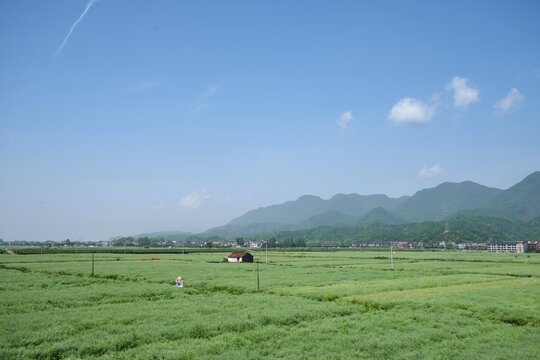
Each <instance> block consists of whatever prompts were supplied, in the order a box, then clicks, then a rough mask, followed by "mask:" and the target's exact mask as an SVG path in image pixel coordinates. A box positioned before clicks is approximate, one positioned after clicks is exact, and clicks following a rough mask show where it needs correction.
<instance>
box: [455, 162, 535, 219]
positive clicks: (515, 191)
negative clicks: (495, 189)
mask: <svg viewBox="0 0 540 360" xmlns="http://www.w3.org/2000/svg"><path fill="white" fill-rule="evenodd" d="M486 205H487V206H485V207H482V208H480V209H474V210H470V211H464V212H463V213H464V214H469V215H483V216H495V217H500V218H505V219H514V220H532V219H534V218H536V217H539V216H540V171H536V172H534V173H532V174H531V175H529V176H527V177H526V178H525V179H523V180H522V181H520V182H519V183H517V184H516V185H514V186H512V187H511V188H509V189H507V190H505V191H503V192H501V193H500V194H498V195H497V196H496V197H495V198H493V199H492V200H491V201H490V202H489V203H488V204H486Z"/></svg>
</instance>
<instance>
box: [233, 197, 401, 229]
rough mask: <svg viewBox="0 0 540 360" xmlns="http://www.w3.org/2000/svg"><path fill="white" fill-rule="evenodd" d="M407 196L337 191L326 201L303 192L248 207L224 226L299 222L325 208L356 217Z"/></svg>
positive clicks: (388, 207)
mask: <svg viewBox="0 0 540 360" xmlns="http://www.w3.org/2000/svg"><path fill="white" fill-rule="evenodd" d="M407 198H408V197H402V198H399V199H392V198H389V197H388V196H386V195H367V196H363V195H358V194H348V195H345V194H337V195H335V196H333V197H332V198H330V199H328V200H323V199H321V198H320V197H318V196H313V195H304V196H300V197H299V198H298V199H297V200H296V201H287V202H285V203H283V204H279V205H271V206H268V207H262V208H259V209H256V210H251V211H248V212H247V213H245V214H244V215H242V216H240V217H237V218H236V219H233V220H231V221H230V222H229V224H228V225H248V224H255V223H278V224H299V223H301V222H305V221H308V220H309V219H310V218H312V217H314V216H317V215H321V214H323V213H325V212H329V211H337V212H340V213H342V214H344V215H347V216H350V217H354V218H358V217H360V216H362V215H364V214H366V213H367V212H368V211H370V210H371V209H374V208H376V207H384V208H386V209H389V210H390V209H394V208H395V207H396V206H399V205H400V204H401V203H403V202H404V201H405V200H406V199H407Z"/></svg>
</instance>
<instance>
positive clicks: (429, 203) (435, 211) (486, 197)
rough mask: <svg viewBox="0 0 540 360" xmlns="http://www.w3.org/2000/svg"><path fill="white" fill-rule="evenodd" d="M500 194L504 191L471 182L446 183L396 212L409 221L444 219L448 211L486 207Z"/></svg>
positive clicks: (423, 191) (410, 201) (421, 195)
mask: <svg viewBox="0 0 540 360" xmlns="http://www.w3.org/2000/svg"><path fill="white" fill-rule="evenodd" d="M501 193H503V190H499V189H495V188H490V187H487V186H483V185H479V184H477V183H474V182H472V181H465V182H462V183H451V182H445V183H442V184H440V185H439V186H437V187H434V188H432V189H424V190H420V191H418V192H417V193H416V194H414V196H412V197H411V198H409V199H408V200H407V201H406V202H404V203H403V204H402V205H400V206H399V207H398V208H396V209H395V210H394V211H395V212H396V214H398V215H400V216H402V217H403V218H404V219H406V220H408V221H409V222H422V221H428V220H432V221H434V220H441V219H444V217H445V210H446V211H448V215H452V214H454V213H457V212H459V211H462V210H467V209H476V208H480V207H484V206H486V205H488V204H489V203H490V202H491V201H493V199H495V198H496V197H497V196H498V195H500V194H501Z"/></svg>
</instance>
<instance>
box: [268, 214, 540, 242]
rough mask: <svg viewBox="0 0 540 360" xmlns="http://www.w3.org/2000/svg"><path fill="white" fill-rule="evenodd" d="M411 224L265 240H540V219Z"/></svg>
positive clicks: (474, 218) (318, 230)
mask: <svg viewBox="0 0 540 360" xmlns="http://www.w3.org/2000/svg"><path fill="white" fill-rule="evenodd" d="M448 223H449V232H448V233H445V232H444V231H445V226H446V222H445V221H427V222H423V223H408V224H396V225H392V224H382V223H376V224H367V225H357V226H322V227H318V228H314V229H306V230H293V231H281V232H277V233H274V234H269V235H266V236H262V238H264V239H272V238H277V239H278V241H280V239H291V238H292V239H306V243H307V244H308V245H310V246H335V245H337V246H349V245H351V244H362V243H372V242H374V243H385V242H389V241H409V242H423V243H425V244H438V243H439V242H442V241H445V242H449V241H454V242H458V243H470V242H493V241H529V240H538V239H540V218H537V219H534V220H532V221H518V220H507V219H500V218H494V217H482V216H459V217H455V218H451V219H449V221H448Z"/></svg>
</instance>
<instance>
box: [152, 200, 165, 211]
mask: <svg viewBox="0 0 540 360" xmlns="http://www.w3.org/2000/svg"><path fill="white" fill-rule="evenodd" d="M166 208H167V204H165V203H164V202H162V201H160V202H159V203H157V204H154V206H152V209H154V210H162V209H166Z"/></svg>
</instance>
